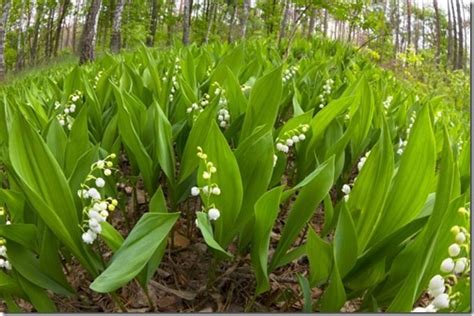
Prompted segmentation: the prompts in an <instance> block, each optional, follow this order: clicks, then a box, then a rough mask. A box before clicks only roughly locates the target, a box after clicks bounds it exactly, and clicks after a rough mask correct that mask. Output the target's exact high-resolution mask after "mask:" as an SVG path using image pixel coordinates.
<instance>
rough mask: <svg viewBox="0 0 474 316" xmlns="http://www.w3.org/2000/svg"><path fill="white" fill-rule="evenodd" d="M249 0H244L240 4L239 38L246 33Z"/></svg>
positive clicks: (243, 36)
mask: <svg viewBox="0 0 474 316" xmlns="http://www.w3.org/2000/svg"><path fill="white" fill-rule="evenodd" d="M249 12H250V0H244V2H243V6H242V14H241V15H240V38H245V36H246V35H247V23H248V20H249Z"/></svg>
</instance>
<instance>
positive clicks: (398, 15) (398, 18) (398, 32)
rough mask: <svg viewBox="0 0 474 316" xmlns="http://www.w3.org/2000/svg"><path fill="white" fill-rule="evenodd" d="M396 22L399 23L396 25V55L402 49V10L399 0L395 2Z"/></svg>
mask: <svg viewBox="0 0 474 316" xmlns="http://www.w3.org/2000/svg"><path fill="white" fill-rule="evenodd" d="M394 2H395V8H396V9H395V10H396V11H395V20H396V21H397V22H396V23H395V46H394V49H395V54H397V52H399V51H400V50H399V48H400V8H399V2H398V0H395V1H394Z"/></svg>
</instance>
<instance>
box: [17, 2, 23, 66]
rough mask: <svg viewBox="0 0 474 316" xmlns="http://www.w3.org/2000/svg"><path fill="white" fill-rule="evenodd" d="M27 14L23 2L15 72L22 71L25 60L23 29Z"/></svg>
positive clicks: (21, 4)
mask: <svg viewBox="0 0 474 316" xmlns="http://www.w3.org/2000/svg"><path fill="white" fill-rule="evenodd" d="M24 12H25V1H24V0H21V3H20V12H19V16H18V36H17V45H16V52H17V56H16V64H15V70H16V71H20V70H21V68H22V65H23V58H24V56H23V55H24V54H23V53H24V47H23V44H24V38H25V30H24V29H23V17H24Z"/></svg>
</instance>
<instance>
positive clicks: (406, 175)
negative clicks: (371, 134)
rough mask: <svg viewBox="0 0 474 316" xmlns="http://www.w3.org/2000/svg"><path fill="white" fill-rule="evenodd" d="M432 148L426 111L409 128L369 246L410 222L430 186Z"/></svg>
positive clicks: (433, 152) (433, 159) (433, 169)
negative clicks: (397, 168) (407, 136)
mask: <svg viewBox="0 0 474 316" xmlns="http://www.w3.org/2000/svg"><path fill="white" fill-rule="evenodd" d="M435 149H436V145H435V139H434V135H433V130H432V126H431V120H430V115H429V107H425V108H424V109H423V110H422V111H421V113H420V114H419V116H418V119H417V120H416V122H415V125H414V127H413V131H412V134H411V135H410V139H409V141H408V145H407V147H406V149H405V151H404V153H403V155H402V158H401V162H400V167H399V170H398V172H397V174H396V175H395V178H394V179H393V185H392V188H391V190H390V193H389V194H388V197H387V201H386V204H385V208H384V211H383V213H382V214H381V216H380V220H379V221H378V223H377V229H376V231H375V233H374V235H373V237H372V239H371V242H370V243H371V244H373V243H374V242H376V241H377V240H380V239H381V238H383V237H385V236H387V235H389V234H390V233H391V232H393V231H395V230H396V229H397V228H399V227H402V226H403V225H405V224H407V223H408V222H410V221H411V220H413V219H414V218H415V217H416V216H417V214H418V212H419V211H420V208H421V207H422V206H423V204H424V202H425V201H426V197H427V196H428V194H429V193H430V190H431V188H432V186H433V179H434V172H435V163H436V151H435Z"/></svg>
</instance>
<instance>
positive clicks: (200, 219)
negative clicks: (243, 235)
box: [196, 212, 232, 258]
mask: <svg viewBox="0 0 474 316" xmlns="http://www.w3.org/2000/svg"><path fill="white" fill-rule="evenodd" d="M196 217H197V226H198V228H199V230H200V231H201V233H202V236H203V237H204V241H205V242H206V244H207V245H208V246H209V247H211V248H212V249H214V250H217V251H218V252H219V253H220V254H223V255H224V256H225V257H229V258H230V257H232V255H231V254H230V253H228V252H227V251H225V250H224V249H223V248H222V247H221V246H220V245H219V243H218V242H217V241H216V240H215V239H214V234H213V232H212V225H211V223H210V221H209V218H208V216H207V214H206V213H203V212H197V213H196Z"/></svg>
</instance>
